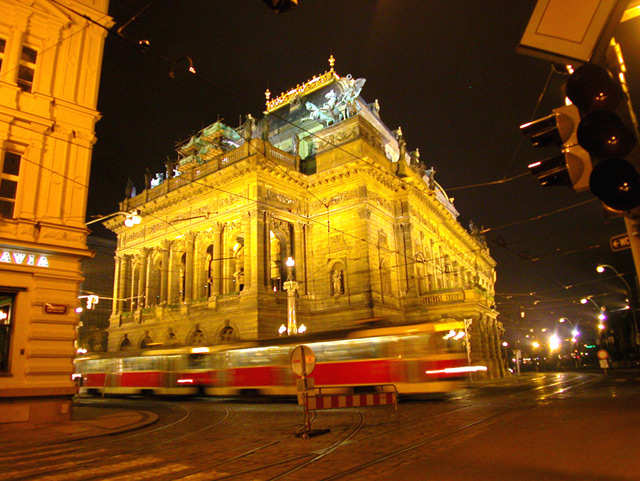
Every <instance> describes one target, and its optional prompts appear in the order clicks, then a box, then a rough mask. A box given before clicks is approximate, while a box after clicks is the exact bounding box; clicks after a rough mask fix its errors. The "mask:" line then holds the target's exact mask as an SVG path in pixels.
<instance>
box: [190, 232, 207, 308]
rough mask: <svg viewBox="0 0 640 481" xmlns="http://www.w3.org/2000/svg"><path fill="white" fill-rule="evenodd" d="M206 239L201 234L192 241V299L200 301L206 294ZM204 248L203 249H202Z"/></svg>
mask: <svg viewBox="0 0 640 481" xmlns="http://www.w3.org/2000/svg"><path fill="white" fill-rule="evenodd" d="M206 240H207V237H206V234H205V237H204V238H203V236H202V234H200V235H198V239H197V240H194V247H193V298H194V299H201V298H203V297H205V295H206V294H205V293H206V283H207V280H206V276H205V261H206V258H207V248H206V245H207V242H206ZM203 246H204V248H203Z"/></svg>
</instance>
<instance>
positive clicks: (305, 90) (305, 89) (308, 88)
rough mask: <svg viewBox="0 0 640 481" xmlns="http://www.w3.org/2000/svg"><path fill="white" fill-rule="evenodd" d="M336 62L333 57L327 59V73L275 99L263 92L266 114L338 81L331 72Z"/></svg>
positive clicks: (267, 92)
mask: <svg viewBox="0 0 640 481" xmlns="http://www.w3.org/2000/svg"><path fill="white" fill-rule="evenodd" d="M335 62H336V60H335V59H334V58H333V55H331V56H330V57H329V67H330V69H329V71H328V72H325V73H323V74H321V75H316V76H315V77H313V78H312V79H310V80H307V81H306V82H305V83H303V84H302V85H297V86H296V87H294V88H292V89H291V90H288V91H287V92H284V93H282V94H280V95H279V96H278V97H276V98H275V99H273V100H271V92H270V91H269V89H267V91H266V92H265V97H266V99H267V112H272V111H273V110H275V109H277V108H278V107H280V106H282V105H285V104H288V103H289V102H291V101H292V100H293V99H295V98H296V97H299V96H302V95H307V94H310V93H311V92H313V91H314V90H318V89H319V88H321V87H324V86H325V85H327V84H329V83H331V82H333V81H334V80H335V79H338V78H339V77H338V75H337V74H336V73H335V71H334V70H333V66H334V65H335Z"/></svg>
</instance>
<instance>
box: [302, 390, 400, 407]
mask: <svg viewBox="0 0 640 481" xmlns="http://www.w3.org/2000/svg"><path fill="white" fill-rule="evenodd" d="M397 401H398V397H397V393H396V392H382V393H374V394H318V395H311V396H305V409H307V410H309V411H316V410H319V409H340V408H351V407H366V406H385V405H389V404H393V405H394V406H396V405H397Z"/></svg>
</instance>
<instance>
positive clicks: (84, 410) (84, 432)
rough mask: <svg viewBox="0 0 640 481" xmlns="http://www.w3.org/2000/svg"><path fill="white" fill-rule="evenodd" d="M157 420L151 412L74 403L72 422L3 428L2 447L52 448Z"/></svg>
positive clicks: (0, 426)
mask: <svg viewBox="0 0 640 481" xmlns="http://www.w3.org/2000/svg"><path fill="white" fill-rule="evenodd" d="M157 420H158V415H157V414H155V413H152V412H149V411H132V410H123V409H114V408H109V407H102V406H99V405H95V404H94V405H87V404H82V403H81V402H78V401H77V400H76V401H75V402H74V404H73V411H72V413H71V421H70V422H68V423H56V424H43V425H37V426H34V425H27V426H17V425H13V426H9V425H5V426H3V425H0V447H2V446H5V447H10V448H11V450H14V449H16V448H18V447H28V446H38V445H51V444H57V443H62V442H69V441H77V440H80V439H87V438H92V437H96V436H109V435H113V434H119V433H123V432H127V431H133V430H135V429H140V428H143V427H145V426H148V425H150V424H153V423H155V422H156V421H157Z"/></svg>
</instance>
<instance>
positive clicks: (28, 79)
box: [18, 45, 38, 92]
mask: <svg viewBox="0 0 640 481" xmlns="http://www.w3.org/2000/svg"><path fill="white" fill-rule="evenodd" d="M37 58H38V52H36V51H35V50H34V49H32V48H31V47H27V46H26V45H25V46H23V47H22V54H21V55H20V65H19V66H18V87H20V89H21V90H22V91H24V92H31V90H32V88H33V77H34V76H35V74H36V60H37Z"/></svg>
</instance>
